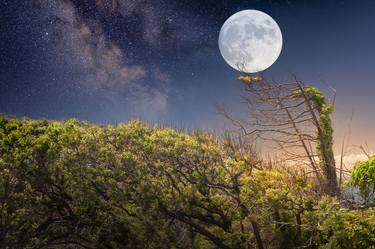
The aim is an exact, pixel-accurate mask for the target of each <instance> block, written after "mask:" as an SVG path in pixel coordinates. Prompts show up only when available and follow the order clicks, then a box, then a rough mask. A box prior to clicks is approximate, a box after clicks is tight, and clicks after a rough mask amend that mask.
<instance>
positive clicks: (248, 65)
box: [219, 10, 283, 73]
mask: <svg viewBox="0 0 375 249" xmlns="http://www.w3.org/2000/svg"><path fill="white" fill-rule="evenodd" d="M282 43H283V39H282V34H281V30H280V28H279V26H278V25H277V23H276V22H275V20H273V19H272V17H270V16H269V15H267V14H266V13H264V12H261V11H258V10H244V11H240V12H237V13H236V14H234V15H232V16H231V17H229V18H228V20H227V21H226V22H225V23H224V25H223V27H222V28H221V30H220V35H219V48H220V52H221V55H222V56H223V58H224V60H225V61H226V62H227V63H228V64H229V65H230V66H231V67H233V68H234V69H236V70H239V71H242V72H246V73H256V72H259V71H263V70H265V69H267V68H268V67H270V66H271V65H272V64H273V63H274V62H275V61H276V60H277V58H278V57H279V55H280V52H281V49H282Z"/></svg>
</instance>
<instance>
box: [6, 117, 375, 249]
mask: <svg viewBox="0 0 375 249" xmlns="http://www.w3.org/2000/svg"><path fill="white" fill-rule="evenodd" d="M233 148H234V147H233V146H232V145H231V143H230V142H228V141H225V142H223V143H221V142H220V141H218V140H217V138H215V137H214V136H211V135H208V134H203V133H193V134H185V133H181V132H178V131H176V130H174V129H169V128H159V127H151V126H149V125H146V124H145V123H143V122H140V121H137V120H135V121H132V122H130V123H128V124H120V125H117V126H97V125H93V124H89V123H86V122H80V121H77V120H67V121H62V122H57V121H46V120H40V121H35V120H28V119H22V120H18V119H9V118H4V117H0V213H1V222H0V248H15V249H17V248H108V249H116V248H135V249H137V248H173V249H177V248H207V249H208V248H212V249H214V248H224V249H232V248H236V249H237V248H238V249H241V248H255V247H258V248H259V243H262V244H263V246H264V248H271V249H272V248H280V246H281V245H282V246H284V247H282V248H298V247H300V246H306V247H307V248H319V246H326V247H322V248H335V247H333V246H336V245H341V244H340V243H344V242H342V241H343V240H344V239H345V238H347V237H348V238H351V239H350V240H345V243H346V244H345V245H346V246H347V247H345V248H370V247H368V245H371V243H372V242H373V237H371V236H370V235H371V233H372V234H373V224H374V223H373V219H374V212H373V210H371V209H369V210H367V211H366V212H365V211H364V212H359V211H358V212H357V211H348V210H341V209H338V208H337V204H335V202H334V200H332V199H328V200H326V201H325V203H323V204H322V202H319V199H320V197H319V195H318V194H317V193H316V191H315V186H314V183H313V182H311V181H309V180H308V179H306V178H304V177H301V176H292V175H290V174H288V173H286V172H283V171H277V170H261V169H254V168H253V167H252V166H251V165H252V164H253V163H254V161H253V160H252V159H251V158H250V156H249V155H244V154H243V153H238V152H237V151H235V150H234V149H233ZM259 168H260V167H259ZM332 207H334V208H332ZM337 217H338V218H337ZM336 221H337V222H336ZM359 221H360V222H359ZM343 224H344V225H343ZM347 226H349V227H350V228H351V229H347ZM256 232H258V233H259V234H258V235H259V236H258V237H257V233H256ZM350 236H351V237H350ZM259 241H260V242H259ZM331 241H332V242H331ZM329 246H330V247H329ZM350 246H352V247H350ZM336 248H339V247H336ZM343 248H344V247H343Z"/></svg>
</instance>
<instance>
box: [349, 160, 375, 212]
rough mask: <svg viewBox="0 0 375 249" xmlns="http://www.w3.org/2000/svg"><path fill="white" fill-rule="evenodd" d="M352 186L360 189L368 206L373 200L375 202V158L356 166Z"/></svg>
mask: <svg viewBox="0 0 375 249" xmlns="http://www.w3.org/2000/svg"><path fill="white" fill-rule="evenodd" d="M351 184H353V185H354V186H357V187H359V189H360V190H361V193H362V196H363V198H364V200H365V204H366V205H368V204H369V202H370V200H371V198H372V199H373V201H375V199H374V198H373V195H374V194H375V156H372V157H370V158H369V160H367V161H364V162H358V163H357V164H356V165H355V166H354V171H353V173H352V178H351ZM373 204H375V203H373Z"/></svg>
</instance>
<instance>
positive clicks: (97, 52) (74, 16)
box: [38, 0, 169, 113]
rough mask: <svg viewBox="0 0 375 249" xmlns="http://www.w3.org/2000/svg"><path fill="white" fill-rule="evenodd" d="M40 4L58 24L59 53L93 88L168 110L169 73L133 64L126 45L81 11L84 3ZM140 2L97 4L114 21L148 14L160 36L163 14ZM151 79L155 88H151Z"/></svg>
mask: <svg viewBox="0 0 375 249" xmlns="http://www.w3.org/2000/svg"><path fill="white" fill-rule="evenodd" d="M38 1H39V4H40V6H41V7H42V8H43V9H44V10H45V12H46V17H45V18H46V20H47V21H48V22H50V23H51V24H53V29H54V30H53V34H54V37H57V38H56V39H55V43H56V48H55V49H56V51H57V55H58V57H59V59H60V60H61V61H63V63H65V64H68V65H70V66H71V68H72V69H73V70H74V71H77V72H78V73H79V74H80V75H81V76H83V77H86V82H89V84H93V85H92V86H93V87H94V88H98V89H108V90H111V91H115V92H118V93H119V94H121V95H123V97H125V99H127V100H128V102H129V104H130V105H135V106H140V107H142V108H140V109H142V110H144V111H146V110H150V109H153V110H154V111H155V112H157V113H161V112H165V110H166V108H167V105H168V103H167V99H168V96H167V94H168V89H167V88H168V87H169V86H167V85H166V84H165V83H166V82H167V81H169V76H168V75H167V74H166V73H163V72H161V71H160V69H157V70H156V71H155V70H154V69H148V68H147V67H146V66H145V65H141V64H136V63H130V62H129V60H127V57H126V52H127V49H126V47H120V46H119V45H118V44H116V43H115V42H113V41H112V40H111V39H110V37H109V36H108V34H107V33H106V32H105V31H104V24H103V21H102V20H101V19H100V18H99V17H98V16H96V15H90V16H89V17H87V16H85V15H83V14H82V13H81V11H80V9H79V7H78V5H79V4H82V3H81V2H79V3H77V4H75V2H74V0H72V1H70V0H66V1H59V0H53V1H51V0H38ZM140 2H142V1H131V0H130V1H118V0H97V1H96V2H95V3H94V5H93V6H94V7H96V8H97V9H96V10H95V11H100V12H102V13H103V14H104V15H105V17H106V18H108V19H110V18H112V17H113V16H115V15H125V14H127V15H131V14H132V13H134V12H135V13H143V15H142V18H144V19H145V20H144V21H143V22H142V23H144V25H145V26H146V29H147V30H149V29H151V30H150V32H151V33H150V34H154V35H157V34H158V31H157V30H158V29H157V26H158V22H156V21H155V20H156V19H157V15H155V14H153V11H154V10H153V8H152V6H151V5H148V6H143V7H142V6H141V5H140ZM125 10H126V11H125ZM154 21H155V23H153V22H154ZM151 26H153V27H151ZM144 33H145V32H144ZM150 34H145V39H147V40H151V39H153V38H151V37H148V36H149V35H150ZM147 81H152V82H154V84H153V85H150V84H149V83H148V82H147ZM157 82H160V83H161V84H158V83H157ZM146 106H147V107H146ZM138 109H139V108H138Z"/></svg>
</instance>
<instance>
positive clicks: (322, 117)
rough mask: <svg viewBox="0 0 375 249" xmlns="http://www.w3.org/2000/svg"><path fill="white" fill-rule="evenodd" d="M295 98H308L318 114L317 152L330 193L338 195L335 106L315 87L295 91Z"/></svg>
mask: <svg viewBox="0 0 375 249" xmlns="http://www.w3.org/2000/svg"><path fill="white" fill-rule="evenodd" d="M293 96H294V97H295V98H303V97H306V98H307V99H308V100H309V101H310V104H311V105H312V108H313V110H314V112H316V113H317V122H318V129H317V132H316V137H317V139H316V141H317V143H316V151H317V153H318V157H319V161H320V168H321V169H322V172H323V174H324V176H325V178H326V180H327V181H328V183H327V185H328V186H327V187H328V189H329V192H330V194H331V195H336V194H337V190H336V189H337V178H336V166H335V159H334V153H333V128H332V121H331V115H332V112H333V106H332V105H331V104H328V103H327V102H326V98H325V96H324V94H323V93H322V92H321V91H320V90H319V89H317V88H315V87H311V86H306V87H303V90H298V91H295V92H294V93H293ZM335 192H336V193H335Z"/></svg>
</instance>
